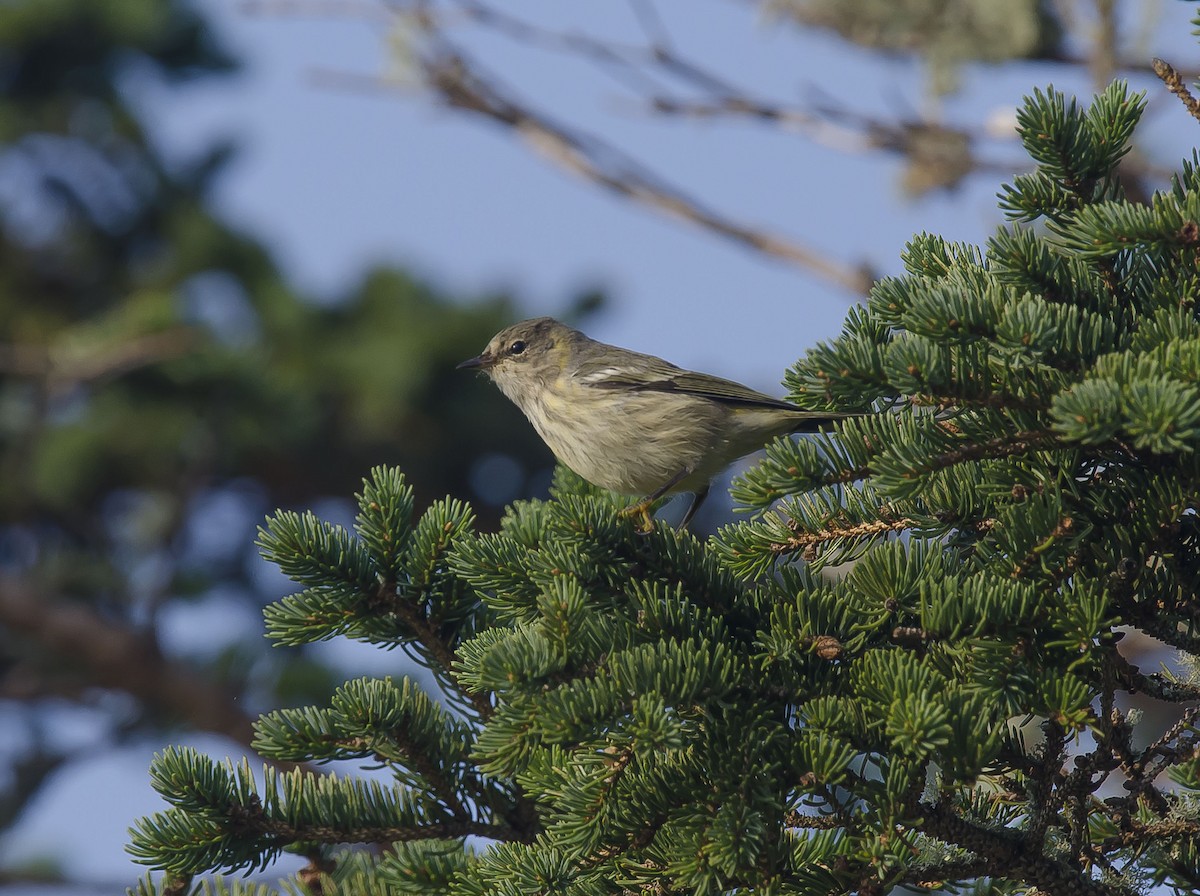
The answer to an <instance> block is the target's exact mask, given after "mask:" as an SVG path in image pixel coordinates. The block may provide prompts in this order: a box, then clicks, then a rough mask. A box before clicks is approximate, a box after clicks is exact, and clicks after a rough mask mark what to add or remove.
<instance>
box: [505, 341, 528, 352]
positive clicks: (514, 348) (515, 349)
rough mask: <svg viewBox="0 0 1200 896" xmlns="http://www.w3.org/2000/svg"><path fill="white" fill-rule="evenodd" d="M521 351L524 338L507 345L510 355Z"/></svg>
mask: <svg viewBox="0 0 1200 896" xmlns="http://www.w3.org/2000/svg"><path fill="white" fill-rule="evenodd" d="M523 351H525V340H524V339H518V340H517V341H516V342H514V343H513V344H512V345H510V346H509V347H508V353H509V354H510V355H519V354H521V352H523Z"/></svg>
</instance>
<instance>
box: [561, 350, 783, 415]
mask: <svg viewBox="0 0 1200 896" xmlns="http://www.w3.org/2000/svg"><path fill="white" fill-rule="evenodd" d="M575 378H576V379H577V380H578V381H579V382H581V383H583V384H584V385H587V386H591V387H592V388H595V389H632V390H634V391H636V392H677V393H682V394H685V395H695V396H698V397H700V398H708V399H710V400H712V401H717V402H722V403H724V404H736V405H743V406H752V407H764V408H776V409H778V410H785V411H799V410H800V409H799V408H797V407H796V406H795V405H793V404H789V403H788V402H786V401H783V400H781V399H778V398H772V397H771V396H769V395H763V394H762V393H761V392H756V391H755V390H753V389H750V388H748V387H746V386H743V385H742V384H741V383H735V382H733V380H726V379H721V378H720V377H716V376H709V375H707V374H702V373H693V372H692V371H690V370H684V369H683V368H681V367H676V366H675V365H674V364H671V363H669V362H667V361H663V360H661V359H660V358H655V357H653V356H651V355H643V356H641V357H639V358H638V361H637V363H636V364H612V363H607V362H604V361H599V360H597V361H587V362H584V363H583V364H581V365H580V366H579V369H578V370H577V371H576V372H575Z"/></svg>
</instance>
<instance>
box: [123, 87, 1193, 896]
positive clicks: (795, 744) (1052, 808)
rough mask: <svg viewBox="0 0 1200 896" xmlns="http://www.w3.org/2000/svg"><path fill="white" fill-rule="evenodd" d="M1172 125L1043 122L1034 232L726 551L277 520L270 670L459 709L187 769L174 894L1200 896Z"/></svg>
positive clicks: (1029, 106) (1183, 197) (592, 495)
mask: <svg viewBox="0 0 1200 896" xmlns="http://www.w3.org/2000/svg"><path fill="white" fill-rule="evenodd" d="M1143 106H1144V103H1143V99H1142V98H1141V97H1140V96H1133V95H1130V93H1129V92H1128V91H1127V89H1126V87H1125V86H1124V85H1123V84H1119V83H1118V84H1114V85H1113V86H1112V87H1110V88H1109V89H1108V90H1106V91H1105V92H1104V93H1103V94H1101V95H1100V96H1098V97H1096V98H1095V100H1094V101H1093V102H1092V104H1091V105H1090V106H1089V107H1087V108H1084V107H1082V106H1081V105H1079V104H1077V103H1076V102H1074V101H1071V100H1068V99H1067V98H1066V97H1064V96H1062V95H1061V94H1059V93H1057V92H1055V91H1053V90H1045V91H1038V92H1036V93H1035V94H1034V95H1033V96H1032V97H1030V98H1029V99H1028V100H1027V101H1026V103H1025V106H1024V108H1023V109H1022V110H1021V114H1020V129H1021V137H1022V140H1023V141H1024V143H1025V146H1026V148H1027V150H1028V151H1029V153H1030V155H1031V156H1032V157H1033V159H1034V160H1035V162H1036V170H1034V171H1033V173H1031V174H1027V175H1022V176H1020V177H1017V178H1015V179H1014V180H1013V182H1012V184H1011V185H1009V186H1007V187H1005V189H1004V191H1003V192H1002V195H1001V201H1002V204H1003V207H1004V208H1005V210H1006V211H1007V212H1008V214H1009V217H1010V218H1011V224H1010V225H1009V226H1008V227H1006V228H1004V229H1001V230H999V231H998V232H997V233H996V235H995V236H994V237H993V238H992V239H991V240H990V241H989V243H988V245H987V247H986V248H985V249H983V250H980V249H976V248H974V247H970V246H964V245H955V244H950V243H947V242H946V241H944V240H942V239H939V238H937V237H934V236H929V235H922V236H919V237H917V238H915V239H914V240H913V241H912V243H911V244H910V245H909V247H908V250H907V252H906V253H905V256H904V261H905V265H906V268H907V272H906V273H905V274H904V275H903V276H900V277H893V278H887V279H884V280H882V281H880V282H879V283H878V284H877V285H876V287H875V288H874V289H873V290H872V292H871V296H870V299H869V301H868V302H867V304H866V305H865V306H864V307H862V308H858V309H855V310H854V311H853V312H852V313H851V314H850V316H849V319H848V320H847V323H846V326H845V330H844V332H843V333H842V335H841V336H840V337H839V338H838V339H836V340H834V341H833V342H831V343H828V344H823V345H820V346H818V347H817V348H816V349H814V350H813V351H812V352H810V353H809V355H808V356H807V357H806V358H805V359H803V360H802V361H800V362H798V363H797V364H796V365H795V366H794V367H793V368H792V369H791V370H790V371H789V372H788V374H787V384H788V386H789V388H790V392H791V399H792V400H793V401H795V402H796V403H797V404H799V405H800V406H802V407H804V406H809V407H820V406H827V405H833V406H838V405H842V406H858V405H861V404H862V403H863V402H870V403H871V404H872V405H873V407H874V409H875V411H876V413H873V414H871V415H869V416H864V417H860V418H855V419H851V420H846V421H842V422H840V423H838V424H837V426H836V429H835V431H833V432H829V433H822V434H818V435H816V436H814V437H813V438H811V439H806V440H803V441H799V442H793V441H790V440H788V439H781V440H779V441H776V442H775V443H773V444H772V446H771V447H770V448H769V449H768V452H767V456H766V458H765V459H764V460H763V461H762V462H761V463H759V464H758V465H757V466H755V467H754V468H752V469H751V470H750V471H749V472H747V473H746V474H745V475H744V476H743V477H742V478H741V479H740V480H739V481H738V482H737V484H736V486H735V496H736V498H737V499H738V500H739V501H740V502H741V503H742V504H743V505H745V506H746V507H748V508H750V509H752V510H755V511H756V513H755V515H754V516H752V517H751V518H750V519H748V520H746V521H743V522H740V523H738V524H736V525H732V526H729V527H727V528H726V529H724V530H723V531H722V532H721V533H720V534H719V535H718V536H717V537H716V538H714V539H713V540H711V541H710V542H708V543H707V544H704V543H701V542H699V541H697V540H696V539H695V538H693V537H692V536H691V535H688V534H686V533H679V532H675V531H673V530H670V529H664V528H660V529H659V530H658V531H656V532H654V533H651V534H650V535H647V536H644V537H643V536H638V535H636V534H635V533H634V530H633V526H632V523H631V522H630V521H629V520H627V519H624V518H622V517H620V516H619V514H618V513H617V511H618V509H619V507H620V503H619V501H618V499H617V498H615V497H614V496H612V495H610V494H608V493H605V492H601V491H599V490H597V489H595V488H594V487H591V486H589V485H587V484H586V483H584V482H582V481H581V480H578V479H576V478H574V477H573V476H571V475H570V474H568V473H566V472H565V471H562V470H560V471H559V473H558V475H557V479H556V482H555V486H554V488H553V490H552V497H551V499H550V500H548V501H523V502H517V503H516V504H514V505H513V506H512V507H511V508H509V510H508V513H507V515H506V517H505V519H504V521H503V523H502V525H501V528H500V531H499V532H496V533H482V532H479V531H477V530H476V528H475V525H474V521H473V516H472V513H471V511H470V509H469V508H468V507H467V506H466V505H464V504H462V503H461V502H458V501H454V500H445V501H441V502H439V503H436V504H434V505H433V506H432V507H430V508H429V509H428V510H427V511H425V512H424V513H423V514H421V515H420V516H419V517H417V516H415V514H414V511H413V502H412V494H411V491H410V490H409V488H408V487H407V485H406V484H405V483H404V481H403V478H402V476H401V475H400V474H399V473H398V472H396V471H394V470H387V469H378V470H375V471H373V472H372V474H371V477H370V478H369V479H368V480H367V482H366V483H365V485H364V488H363V492H362V494H361V495H360V496H359V517H358V522H357V524H356V526H355V530H354V531H353V532H350V531H346V530H343V529H341V528H339V527H336V526H331V525H329V524H327V523H324V522H322V521H320V520H318V519H316V518H315V517H313V516H312V515H309V514H291V513H280V514H277V515H276V516H275V517H273V518H272V519H271V520H270V521H269V523H268V525H267V527H266V528H265V529H264V530H263V531H262V535H261V541H260V544H261V547H262V550H263V553H264V556H266V557H268V558H269V559H271V560H273V561H275V562H276V563H278V564H279V565H280V567H281V568H282V569H283V570H284V571H285V572H286V573H287V574H288V575H289V576H291V577H292V578H293V579H294V580H295V581H296V582H297V583H298V585H299V586H300V587H301V589H302V590H300V591H299V592H298V593H296V594H294V595H292V596H290V597H287V598H284V599H283V600H281V601H279V602H278V603H277V604H275V605H273V606H271V607H270V608H268V610H267V613H266V618H267V627H268V632H269V634H270V636H271V637H273V638H274V639H275V640H276V641H277V642H279V643H280V644H284V645H290V644H300V643H304V642H308V641H316V640H323V639H328V638H333V637H348V638H353V639H356V640H361V641H366V642H368V643H372V644H376V645H379V646H380V647H381V648H394V647H399V648H401V650H402V651H404V652H405V653H407V654H408V655H409V656H410V657H411V658H413V659H414V660H416V661H417V662H418V663H419V664H421V665H422V666H424V667H425V668H426V669H427V670H428V671H429V672H430V673H431V677H426V678H423V679H421V680H422V681H424V682H425V684H421V683H418V681H417V680H416V679H410V678H386V679H370V678H364V679H361V680H357V681H351V682H348V683H347V684H345V685H344V686H343V687H341V688H340V689H338V690H337V691H336V692H335V693H334V694H333V695H332V696H331V698H330V700H329V702H328V704H327V705H324V706H313V707H305V708H299V709H286V710H279V711H276V712H272V713H268V714H267V715H265V716H263V718H262V719H261V720H260V721H259V723H258V728H257V740H256V747H257V749H258V750H259V751H260V753H261V754H262V755H263V756H264V757H266V758H267V759H268V760H270V761H272V762H276V763H295V762H305V763H308V764H309V765H310V766H311V764H312V763H330V764H332V765H334V767H335V771H336V774H334V773H333V772H329V773H326V772H324V771H313V770H311V769H307V770H306V769H297V770H292V771H288V772H281V773H275V772H272V773H269V774H267V775H266V777H265V779H264V780H263V781H262V783H258V782H256V781H255V778H254V776H253V775H252V774H251V772H250V770H249V768H248V767H247V766H245V765H240V764H228V763H224V762H219V761H214V760H212V759H209V758H207V757H205V756H202V755H200V754H198V753H197V752H195V751H191V750H181V749H176V750H169V751H166V752H164V753H162V754H161V755H159V756H158V757H157V758H156V759H155V762H154V765H153V769H152V775H153V781H154V784H155V787H156V788H157V789H158V790H159V791H160V792H161V793H162V794H163V796H164V798H165V799H166V800H167V801H168V803H169V804H170V806H169V808H168V809H167V810H166V811H165V812H162V813H159V814H157V815H154V816H151V817H149V818H146V819H143V820H142V821H141V822H139V824H138V825H137V827H136V828H135V830H134V831H133V839H132V843H131V845H130V850H131V852H132V853H133V854H134V855H135V856H136V857H137V859H138V860H139V861H142V862H144V863H146V864H148V865H150V866H152V867H153V868H158V869H163V870H166V871H167V872H169V874H168V876H167V878H165V879H162V880H151V879H150V878H147V879H146V880H145V881H143V882H142V884H141V885H140V887H139V892H140V893H143V894H150V893H164V892H168V891H171V892H181V891H183V890H184V889H186V888H187V885H188V882H189V881H190V880H192V879H193V876H194V875H200V874H205V873H208V872H212V871H219V872H236V871H244V870H248V869H259V868H264V867H266V866H268V865H269V864H270V863H271V862H272V861H273V860H274V859H275V858H276V857H277V856H278V855H279V853H280V852H281V851H282V850H285V849H288V850H294V851H298V852H301V853H302V854H304V855H307V856H309V858H310V863H309V866H308V867H307V868H306V869H305V871H304V872H303V873H302V874H301V876H300V877H301V879H302V880H303V881H304V882H305V886H308V887H309V888H310V890H309V891H310V892H323V893H334V892H338V893H355V894H390V893H427V894H435V893H436V894H455V896H482V894H485V893H486V894H512V896H516V894H522V896H526V894H550V893H556V894H557V893H561V894H581V896H582V894H612V893H620V892H638V891H644V892H652V893H657V894H668V893H685V892H686V893H727V892H741V891H745V892H750V891H753V892H755V893H764V894H803V896H829V894H838V893H850V892H854V893H859V894H882V893H887V892H898V891H900V888H907V890H904V891H905V892H912V891H913V890H914V889H918V890H920V889H927V890H934V889H939V888H941V889H944V890H947V891H949V892H967V891H969V892H973V893H978V894H983V893H998V894H999V893H1018V892H1037V893H1042V894H1055V896H1059V894H1087V896H1108V894H1113V896H1115V894H1124V893H1133V892H1142V891H1144V890H1145V889H1146V888H1148V887H1150V886H1158V887H1161V888H1163V890H1162V891H1164V892H1175V893H1180V894H1183V893H1194V892H1195V891H1196V889H1197V888H1198V887H1200V846H1198V844H1200V802H1198V800H1197V795H1198V790H1200V729H1198V728H1197V715H1198V709H1197V706H1198V705H1200V703H1198V701H1200V669H1198V668H1197V656H1198V654H1200V603H1198V601H1197V594H1198V593H1200V580H1198V577H1200V523H1198V517H1197V513H1196V510H1197V505H1198V503H1200V454H1198V452H1197V448H1198V447H1200V319H1198V316H1197V310H1196V300H1197V297H1198V296H1200V261H1198V259H1200V256H1198V253H1197V242H1196V240H1195V239H1194V238H1191V237H1189V236H1188V235H1189V234H1194V233H1195V232H1196V229H1195V228H1196V222H1197V221H1200V160H1198V159H1197V157H1195V156H1193V158H1192V159H1191V160H1189V161H1187V162H1185V163H1184V164H1183V166H1182V167H1181V170H1180V171H1179V173H1178V174H1177V175H1176V177H1175V179H1174V182H1173V183H1172V185H1171V186H1170V188H1169V189H1167V190H1164V191H1163V192H1161V193H1159V194H1156V195H1155V196H1154V197H1153V200H1152V202H1151V203H1150V204H1148V205H1138V204H1135V203H1131V202H1129V201H1127V200H1126V199H1124V198H1123V196H1122V192H1121V182H1120V179H1119V177H1118V172H1117V166H1118V163H1119V161H1120V159H1121V157H1122V155H1123V154H1124V153H1125V152H1126V150H1127V148H1128V145H1129V139H1130V137H1131V135H1132V133H1133V130H1134V127H1135V125H1136V124H1137V121H1138V119H1139V116H1140V115H1141V112H1142V109H1143ZM900 536H903V537H900ZM801 557H803V558H804V559H805V560H806V561H807V562H806V563H800V562H798V561H799V560H800V558H801ZM847 561H854V565H853V567H852V568H851V569H850V570H849V572H848V573H846V574H845V575H843V576H842V577H840V578H837V579H836V580H832V579H823V578H820V577H818V575H817V573H818V572H819V571H820V570H822V569H824V568H826V567H830V566H834V565H837V564H842V563H846V562H847ZM1171 651H1173V652H1174V653H1173V654H1172V653H1171ZM1164 660H1165V662H1163V661H1164ZM398 665H399V661H398ZM1155 670H1156V671H1155ZM427 688H433V689H435V691H431V690H428V689H427ZM1143 708H1145V709H1152V710H1153V712H1150V713H1146V714H1145V715H1142V713H1141V710H1142V709H1143ZM362 768H371V769H374V773H372V774H371V775H370V776H369V777H367V778H362V777H360V776H357V775H356V772H357V771H358V770H360V769H362ZM364 845H370V846H372V847H375V848H373V849H371V850H365V849H362V848H361V847H362V846H364ZM380 847H382V848H380ZM220 886H221V887H224V888H225V890H224V891H226V892H233V893H252V892H254V893H258V892H262V891H261V890H260V889H258V888H257V887H258V885H249V884H247V883H245V882H244V881H238V880H224V881H223V882H221V884H220ZM283 886H284V887H285V889H290V891H293V892H294V891H295V890H296V888H297V887H298V886H299V884H297V883H285V884H284V885H283ZM172 888H174V889H172Z"/></svg>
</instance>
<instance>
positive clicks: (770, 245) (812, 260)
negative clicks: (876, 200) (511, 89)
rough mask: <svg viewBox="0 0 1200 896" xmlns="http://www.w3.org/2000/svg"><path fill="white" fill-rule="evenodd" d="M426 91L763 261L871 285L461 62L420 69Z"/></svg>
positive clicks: (864, 272)
mask: <svg viewBox="0 0 1200 896" xmlns="http://www.w3.org/2000/svg"><path fill="white" fill-rule="evenodd" d="M425 66H426V75H427V77H428V80H429V84H430V85H431V86H432V87H433V88H434V89H435V90H436V91H437V92H438V93H439V94H440V95H441V97H442V99H443V100H444V101H445V102H446V103H447V104H448V105H450V106H453V107H455V108H458V109H464V110H466V111H469V112H474V113H477V114H479V115H482V116H484V117H486V118H489V119H491V120H492V121H495V122H497V123H499V124H502V125H505V126H506V127H509V128H511V129H512V130H513V131H514V132H515V133H516V134H517V135H518V136H519V137H521V138H522V139H523V140H525V141H526V142H527V143H528V144H529V145H530V146H532V147H533V148H534V149H536V150H538V151H539V152H541V153H542V154H543V155H545V156H546V157H547V158H549V159H550V160H551V161H553V162H555V163H556V164H558V165H560V166H562V167H563V168H565V169H567V170H568V171H571V172H572V173H574V174H577V175H579V176H581V177H584V178H586V179H588V180H591V181H593V182H595V183H597V184H599V185H601V186H603V187H605V188H606V189H609V190H611V191H613V192H615V193H618V194H620V195H623V196H627V197H629V198H630V199H634V200H636V201H638V202H641V203H643V204H645V205H648V206H651V207H653V208H656V209H658V210H659V211H662V212H666V213H668V214H671V215H673V216H675V217H678V218H680V219H682V220H685V221H688V222H690V223H692V224H696V225H699V226H700V227H703V228H705V229H707V230H711V231H713V232H715V233H719V234H721V235H722V236H726V237H728V238H730V239H732V240H734V241H735V242H738V243H741V244H742V245H745V246H749V247H750V248H752V249H756V250H757V251H759V252H762V253H763V254H765V255H770V256H772V257H775V258H779V259H781V260H783V261H788V262H791V263H792V264H795V265H797V266H799V267H803V268H806V269H808V270H810V271H812V272H814V273H816V274H817V275H819V276H821V277H822V278H824V279H825V280H828V281H829V282H831V283H834V284H836V285H837V286H839V287H841V288H842V289H845V290H847V291H849V292H852V293H856V294H863V293H865V292H866V291H867V289H869V288H870V285H871V282H872V281H873V279H874V277H873V274H872V272H871V271H870V269H869V268H867V267H866V266H865V265H859V266H847V265H843V264H839V263H837V262H834V261H831V260H830V259H829V258H828V256H827V255H826V254H824V253H822V252H819V251H817V250H814V249H809V248H807V247H805V246H802V245H800V244H799V243H796V242H793V241H790V240H787V239H784V238H782V237H778V236H775V235H773V234H769V233H766V232H764V231H761V230H758V229H755V228H753V227H751V226H748V225H746V224H742V223H740V222H736V221H733V220H731V219H729V218H726V217H724V216H722V215H721V214H719V213H718V212H715V211H713V210H712V209H709V208H707V207H705V206H704V205H703V204H701V203H700V202H699V201H698V200H696V199H693V198H692V197H690V196H688V195H686V194H685V193H683V192H682V191H681V190H680V189H678V188H677V187H675V186H673V185H670V184H668V183H666V182H664V181H663V180H661V179H660V178H659V177H657V176H656V175H655V174H654V173H653V172H651V171H649V170H648V169H647V168H645V167H644V166H643V165H641V164H640V163H639V162H637V161H636V160H634V159H633V158H632V157H630V156H629V155H627V154H626V153H624V152H622V151H621V150H620V149H618V148H616V147H615V146H613V145H612V144H610V143H608V142H606V141H604V140H601V139H600V138H599V137H596V136H594V135H591V134H586V133H583V132H579V131H572V130H571V129H569V128H568V127H566V126H565V125H562V124H559V123H558V122H555V121H553V120H552V119H550V118H549V117H548V116H546V115H542V114H540V113H538V112H535V111H533V110H531V109H529V108H526V107H525V106H522V105H521V104H519V103H517V102H515V101H514V100H512V99H510V98H509V97H508V96H506V95H505V94H504V93H503V92H502V91H501V89H500V87H499V86H498V85H499V81H498V79H496V78H495V77H494V76H490V75H489V76H486V77H485V76H483V75H482V74H481V73H480V71H479V69H478V67H476V66H473V65H470V64H469V63H468V62H467V61H466V59H465V58H464V57H463V56H461V55H457V54H454V55H438V56H436V57H434V58H429V59H427V60H426V61H425Z"/></svg>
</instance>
